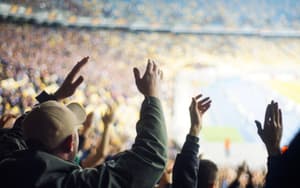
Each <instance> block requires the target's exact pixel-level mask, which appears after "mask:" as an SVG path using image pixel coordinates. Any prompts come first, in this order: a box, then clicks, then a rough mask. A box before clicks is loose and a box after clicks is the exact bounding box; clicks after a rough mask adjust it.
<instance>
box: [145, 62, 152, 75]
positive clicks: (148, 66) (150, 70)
mask: <svg viewBox="0 0 300 188" xmlns="http://www.w3.org/2000/svg"><path fill="white" fill-rule="evenodd" d="M152 67H153V65H152V62H151V60H150V59H148V64H147V68H146V72H147V73H150V72H152Z"/></svg>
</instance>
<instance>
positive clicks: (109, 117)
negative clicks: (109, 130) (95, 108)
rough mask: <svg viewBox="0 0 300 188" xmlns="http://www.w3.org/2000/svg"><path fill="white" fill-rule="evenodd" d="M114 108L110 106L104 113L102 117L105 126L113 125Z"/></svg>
mask: <svg viewBox="0 0 300 188" xmlns="http://www.w3.org/2000/svg"><path fill="white" fill-rule="evenodd" d="M114 111H115V110H114V108H113V107H112V106H108V109H107V110H106V112H105V113H104V115H103V116H102V121H103V123H104V125H105V126H107V125H109V124H111V123H112V122H113V120H114V113H115V112H114Z"/></svg>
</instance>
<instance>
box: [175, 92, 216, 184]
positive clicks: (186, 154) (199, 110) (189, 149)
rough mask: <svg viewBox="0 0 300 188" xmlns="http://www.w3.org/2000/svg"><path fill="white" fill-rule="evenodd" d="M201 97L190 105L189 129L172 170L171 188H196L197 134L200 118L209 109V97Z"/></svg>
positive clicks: (197, 165) (197, 164)
mask: <svg viewBox="0 0 300 188" xmlns="http://www.w3.org/2000/svg"><path fill="white" fill-rule="evenodd" d="M201 97H202V95H201V94H200V95H198V96H196V97H193V98H192V103H191V105H190V108H189V110H190V118H191V127H190V131H189V134H188V135H187V137H186V141H185V143H184V145H183V147H182V150H181V153H180V154H178V155H177V157H176V161H175V165H174V169H173V188H196V187H197V181H198V169H199V160H198V157H197V155H198V150H199V145H198V142H199V134H200V131H201V129H202V117H203V115H204V113H205V112H206V111H207V110H208V109H209V107H210V104H211V100H210V99H209V97H206V98H204V99H201Z"/></svg>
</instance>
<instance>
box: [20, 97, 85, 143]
mask: <svg viewBox="0 0 300 188" xmlns="http://www.w3.org/2000/svg"><path fill="white" fill-rule="evenodd" d="M85 119H86V113H85V110H84V109H83V107H82V106H81V105H79V104H78V103H71V104H69V105H67V106H66V105H64V104H62V103H59V102H57V101H47V102H44V103H42V104H40V105H37V106H35V107H34V108H33V109H32V110H31V111H30V112H29V113H28V115H27V116H26V117H25V119H24V121H23V130H24V136H25V139H30V140H32V141H34V140H36V141H38V142H40V143H42V144H43V145H44V146H46V147H48V149H53V148H55V147H57V146H58V145H59V144H60V143H61V142H62V141H63V140H64V139H66V138H67V137H68V136H69V135H72V134H73V133H74V131H76V130H77V129H78V128H79V126H80V125H82V123H83V122H84V121H85Z"/></svg>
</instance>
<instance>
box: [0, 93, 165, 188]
mask: <svg viewBox="0 0 300 188" xmlns="http://www.w3.org/2000/svg"><path fill="white" fill-rule="evenodd" d="M136 130H137V137H136V139H135V143H134V144H133V146H132V148H131V150H128V151H125V152H123V153H120V154H118V155H117V156H115V157H114V158H113V160H110V161H107V162H105V163H104V164H103V165H100V166H98V167H97V168H88V169H82V168H80V167H79V166H77V165H75V164H74V163H71V162H68V161H65V160H62V159H60V158H58V157H56V156H54V155H51V154H48V153H45V152H42V151H31V150H24V151H18V152H15V153H13V154H12V155H11V156H10V157H9V158H6V159H4V160H2V161H1V162H0V179H1V181H0V182H1V187H2V185H3V186H4V185H5V186H4V187H10V188H13V187H18V188H19V187H26V188H27V187H28V188H29V187H49V188H50V187H51V188H63V187H76V188H79V187H103V188H113V187H133V188H144V187H145V188H153V187H154V185H155V183H156V182H158V180H159V178H160V176H161V175H162V172H163V170H164V168H165V165H166V161H167V136H166V127H165V121H164V117H163V112H162V108H161V104H160V101H159V100H158V99H157V98H154V97H147V98H146V99H145V100H144V102H143V104H142V108H141V115H140V120H139V121H138V123H137V127H136Z"/></svg>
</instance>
